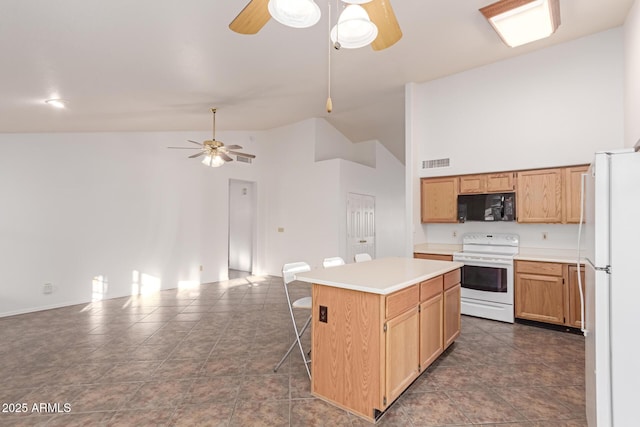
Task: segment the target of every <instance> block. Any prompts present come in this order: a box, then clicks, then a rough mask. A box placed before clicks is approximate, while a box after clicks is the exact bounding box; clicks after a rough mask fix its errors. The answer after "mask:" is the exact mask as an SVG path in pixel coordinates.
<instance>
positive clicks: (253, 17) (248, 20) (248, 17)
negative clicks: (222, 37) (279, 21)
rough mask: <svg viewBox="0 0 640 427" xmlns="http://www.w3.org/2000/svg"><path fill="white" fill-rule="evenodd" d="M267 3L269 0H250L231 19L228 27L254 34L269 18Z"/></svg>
mask: <svg viewBox="0 0 640 427" xmlns="http://www.w3.org/2000/svg"><path fill="white" fill-rule="evenodd" d="M268 4H269V0H251V1H250V2H249V3H248V4H247V5H246V6H245V7H244V9H242V11H241V12H240V13H239V14H238V16H236V17H235V19H234V20H233V21H231V24H229V28H230V29H231V30H232V31H235V32H236V33H240V34H256V33H257V32H258V31H260V30H261V29H262V27H264V26H265V24H266V23H267V22H269V19H271V15H270V14H269V9H268V8H267V5H268Z"/></svg>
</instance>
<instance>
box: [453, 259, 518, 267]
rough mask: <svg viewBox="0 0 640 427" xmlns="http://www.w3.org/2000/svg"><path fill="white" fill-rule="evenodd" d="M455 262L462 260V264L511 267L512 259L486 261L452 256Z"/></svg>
mask: <svg viewBox="0 0 640 427" xmlns="http://www.w3.org/2000/svg"><path fill="white" fill-rule="evenodd" d="M453 260H454V261H456V262H462V263H464V265H469V266H478V267H511V266H513V262H512V261H486V260H477V259H465V258H453Z"/></svg>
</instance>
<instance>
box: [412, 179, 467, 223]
mask: <svg viewBox="0 0 640 427" xmlns="http://www.w3.org/2000/svg"><path fill="white" fill-rule="evenodd" d="M420 196H421V197H420V202H421V203H420V204H421V206H420V216H421V219H422V222H423V223H424V222H458V177H457V176H453V177H447V178H422V179H421V180H420Z"/></svg>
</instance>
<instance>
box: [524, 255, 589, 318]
mask: <svg viewBox="0 0 640 427" xmlns="http://www.w3.org/2000/svg"><path fill="white" fill-rule="evenodd" d="M515 271H516V272H515V317H516V318H519V319H527V320H534V321H537V322H545V323H553V324H556V325H566V326H571V327H580V319H581V314H580V293H579V290H578V284H577V277H578V273H577V267H576V266H575V265H569V264H564V263H553V262H538V261H516V265H515ZM581 274H582V275H583V276H582V277H584V268H581ZM583 282H584V280H583Z"/></svg>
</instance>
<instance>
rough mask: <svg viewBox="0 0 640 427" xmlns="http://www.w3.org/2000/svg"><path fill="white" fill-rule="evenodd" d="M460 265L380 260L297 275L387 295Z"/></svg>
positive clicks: (325, 283)
mask: <svg viewBox="0 0 640 427" xmlns="http://www.w3.org/2000/svg"><path fill="white" fill-rule="evenodd" d="M463 265H464V264H462V263H461V262H451V261H434V260H427V259H416V258H379V259H374V260H372V261H365V262H357V263H354V264H345V265H341V266H338V267H331V268H325V269H317V270H312V271H309V272H306V273H300V274H297V275H296V279H297V280H300V281H302V282H308V283H316V284H318V285H326V286H333V287H336V288H342V289H351V290H354V291H362V292H369V293H373V294H380V295H387V294H390V293H392V292H395V291H399V290H401V289H404V288H406V287H408V286H411V285H414V284H416V283H419V282H422V281H424V280H427V279H431V278H433V277H436V276H440V275H441V274H445V273H448V272H450V271H453V270H455V269H457V268H460V267H462V266H463Z"/></svg>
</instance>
